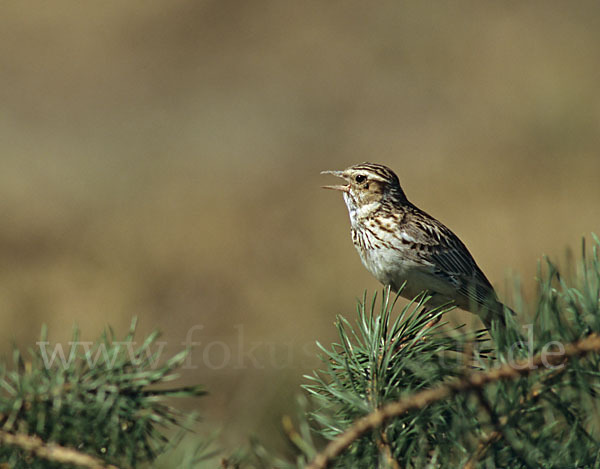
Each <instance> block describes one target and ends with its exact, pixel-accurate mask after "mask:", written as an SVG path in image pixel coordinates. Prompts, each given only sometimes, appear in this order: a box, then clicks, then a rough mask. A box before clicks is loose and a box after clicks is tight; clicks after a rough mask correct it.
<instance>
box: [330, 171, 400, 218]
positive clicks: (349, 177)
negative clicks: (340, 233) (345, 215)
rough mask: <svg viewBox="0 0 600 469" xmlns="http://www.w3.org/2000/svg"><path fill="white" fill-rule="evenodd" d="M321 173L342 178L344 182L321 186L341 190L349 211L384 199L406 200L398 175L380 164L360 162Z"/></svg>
mask: <svg viewBox="0 0 600 469" xmlns="http://www.w3.org/2000/svg"><path fill="white" fill-rule="evenodd" d="M321 174H332V175H334V176H337V177H339V178H342V179H343V180H344V182H345V183H346V184H341V185H335V186H323V188H324V189H333V190H337V191H342V192H343V194H344V201H345V202H346V205H347V206H348V210H350V211H351V212H352V211H353V210H359V209H361V208H366V207H369V206H372V205H375V204H379V203H382V202H386V201H387V202H389V203H392V204H394V203H396V204H402V203H405V202H407V199H406V196H405V195H404V191H403V190H402V188H401V187H400V181H399V180H398V176H396V174H395V173H394V172H393V171H392V170H391V169H390V168H388V167H387V166H383V165H381V164H375V163H361V164H357V165H354V166H350V167H349V168H346V169H344V170H342V171H322V172H321Z"/></svg>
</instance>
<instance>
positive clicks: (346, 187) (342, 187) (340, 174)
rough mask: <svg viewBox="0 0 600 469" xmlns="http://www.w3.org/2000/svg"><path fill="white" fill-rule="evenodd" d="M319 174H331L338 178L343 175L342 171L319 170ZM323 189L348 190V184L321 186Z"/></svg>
mask: <svg viewBox="0 0 600 469" xmlns="http://www.w3.org/2000/svg"><path fill="white" fill-rule="evenodd" d="M321 174H332V175H334V176H337V177H339V178H343V177H344V175H343V174H344V172H343V171H321ZM321 187H322V188H323V189H332V190H334V191H342V192H350V184H348V185H346V186H342V185H338V186H321Z"/></svg>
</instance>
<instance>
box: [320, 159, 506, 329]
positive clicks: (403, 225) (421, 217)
mask: <svg viewBox="0 0 600 469" xmlns="http://www.w3.org/2000/svg"><path fill="white" fill-rule="evenodd" d="M324 173H327V174H333V175H335V176H338V177H341V178H343V179H344V180H345V181H346V183H347V184H346V185H339V186H324V187H325V188H328V189H336V190H340V191H342V192H343V195H344V201H345V202H346V206H347V207H348V212H349V214H350V223H351V233H352V242H353V243H354V246H355V247H356V249H357V251H358V253H359V255H360V258H361V260H362V262H363V264H364V265H365V267H366V268H367V269H368V270H369V272H371V273H372V274H373V275H374V276H375V277H376V278H377V279H378V280H379V281H380V282H381V283H383V284H384V285H389V286H390V287H391V288H392V289H393V290H394V291H397V290H399V289H400V287H401V286H402V285H403V283H404V282H405V281H406V286H405V288H404V289H403V290H402V292H401V294H402V296H404V297H406V298H410V299H412V298H414V297H415V296H416V295H418V294H419V293H420V292H422V291H424V290H427V291H428V292H429V293H430V294H431V295H432V298H431V300H430V302H429V305H430V307H434V306H438V305H441V304H444V303H448V302H449V301H454V302H455V304H456V305H457V306H459V307H460V308H462V309H465V310H467V311H471V312H473V313H477V314H479V315H480V317H481V318H482V320H483V322H484V323H485V325H486V327H488V328H490V327H491V321H492V320H494V319H495V320H498V321H499V322H500V323H503V322H504V311H503V308H504V305H503V304H502V303H500V302H499V301H498V298H497V296H496V293H495V291H494V288H493V287H492V285H491V283H490V282H489V280H488V279H487V278H486V276H485V275H484V273H483V272H482V271H481V269H480V268H479V266H478V265H477V263H476V262H475V260H474V259H473V256H471V254H470V253H469V251H468V249H467V248H466V246H465V245H464V244H463V243H462V241H461V240H460V239H459V238H458V237H457V236H456V235H455V234H454V233H453V232H452V231H450V230H449V229H448V228H447V227H446V226H445V225H443V224H442V223H440V222H439V221H437V220H436V219H435V218H433V217H432V216H430V215H428V214H427V213H425V212H424V211H422V210H420V209H419V208H417V207H416V206H415V205H413V204H412V203H411V202H409V201H408V199H407V198H406V195H405V194H404V191H403V190H402V188H401V186H400V182H399V180H398V177H397V176H396V174H395V173H394V172H393V171H392V170H391V169H389V168H387V167H386V166H383V165H380V164H374V163H362V164H358V165H355V166H351V167H349V168H347V169H345V170H343V171H324Z"/></svg>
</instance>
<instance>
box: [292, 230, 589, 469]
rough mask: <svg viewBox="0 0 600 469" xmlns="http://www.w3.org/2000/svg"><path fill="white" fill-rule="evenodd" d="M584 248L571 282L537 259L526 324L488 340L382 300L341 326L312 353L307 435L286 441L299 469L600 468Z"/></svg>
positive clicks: (417, 307) (419, 308)
mask: <svg viewBox="0 0 600 469" xmlns="http://www.w3.org/2000/svg"><path fill="white" fill-rule="evenodd" d="M594 240H595V242H594V245H593V247H592V252H591V254H590V253H588V252H586V247H585V242H584V244H583V250H582V259H581V261H580V262H579V264H578V265H577V266H576V268H574V271H573V272H571V273H570V274H569V275H566V274H565V275H562V274H561V273H560V272H559V269H558V268H557V267H556V265H555V264H553V263H552V262H550V261H548V260H545V261H544V263H543V265H542V266H541V268H540V269H539V289H538V293H537V298H536V300H535V306H534V311H533V313H532V315H531V317H519V318H518V320H519V321H520V323H521V324H518V323H517V322H515V320H514V319H513V318H512V317H507V318H506V319H507V327H506V328H503V329H494V330H493V331H492V334H491V335H492V337H493V340H484V338H485V337H484V336H485V332H484V331H479V332H475V333H469V332H468V331H466V330H465V329H464V328H451V327H449V326H448V325H447V324H446V325H444V323H439V324H436V325H433V326H432V325H431V320H432V317H431V313H430V314H429V315H424V314H423V307H424V306H426V304H427V298H426V297H425V296H423V295H421V296H420V297H419V298H417V299H415V301H413V302H412V303H411V304H409V305H407V306H406V307H404V308H402V309H401V310H400V311H399V312H398V313H395V312H394V300H393V298H391V297H390V294H389V291H384V294H383V297H382V299H381V301H380V302H379V306H378V305H377V302H376V301H375V300H373V301H372V302H370V303H367V301H366V299H363V300H362V301H361V302H360V303H359V307H358V317H357V319H356V321H354V322H352V323H351V322H350V321H348V320H347V319H345V318H344V317H339V318H338V322H337V327H338V335H339V340H338V341H337V343H335V344H333V345H331V346H329V347H325V346H321V345H320V348H321V350H322V361H323V366H322V367H321V369H320V370H317V371H315V372H314V373H313V374H312V375H310V376H308V377H307V379H308V384H307V385H306V386H305V388H306V389H307V391H308V392H309V393H310V395H311V396H312V401H313V410H312V411H311V413H310V416H309V419H308V421H307V422H304V424H305V425H306V424H308V425H310V427H311V428H312V435H311V436H310V437H307V436H306V432H304V433H303V434H304V435H305V437H304V438H302V441H301V442H299V441H298V439H299V435H300V434H301V433H302V432H295V433H293V434H294V435H295V438H290V439H291V440H292V442H295V446H296V447H297V448H298V452H299V454H300V455H299V459H298V466H302V467H310V468H318V467H340V468H347V467H357V468H362V467H364V468H372V467H378V468H387V467H389V468H399V467H402V468H423V467H432V468H438V467H440V468H457V467H465V468H475V467H482V468H487V467H490V468H491V467H511V468H521V467H522V468H539V467H545V468H546V467H548V468H550V467H557V468H559V467H561V468H565V467H600V409H599V404H600V399H599V397H598V392H599V391H600V353H599V352H600V337H599V336H598V333H600V262H599V257H598V253H599V249H600V243H599V242H598V239H597V238H594ZM518 306H521V307H520V308H517V309H518V310H519V309H520V310H521V311H522V310H523V309H524V308H523V305H518ZM447 309H448V308H446V310H447ZM444 313H445V310H444V309H441V310H437V311H434V312H433V314H434V315H442V314H444ZM301 426H302V423H301ZM288 434H290V435H291V434H292V432H288ZM315 434H316V435H315ZM315 436H320V437H322V438H323V439H324V440H325V444H319V443H315V441H316V440H317V439H315ZM294 440H295V441H294ZM317 441H318V440H317Z"/></svg>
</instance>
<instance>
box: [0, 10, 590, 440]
mask: <svg viewBox="0 0 600 469" xmlns="http://www.w3.org/2000/svg"><path fill="white" fill-rule="evenodd" d="M2 10H3V12H2V15H1V16H0V57H1V63H2V67H1V70H0V98H1V102H2V106H1V107H0V214H1V215H0V216H1V220H2V223H1V225H0V343H1V345H0V352H1V353H2V354H3V356H4V357H9V356H10V350H11V344H12V343H16V344H17V345H19V346H22V347H27V346H32V345H34V344H35V341H36V340H37V338H38V337H39V332H40V328H41V325H42V324H47V325H48V326H49V330H50V339H51V340H52V341H55V342H65V341H68V340H69V338H70V336H71V332H72V328H73V326H74V325H75V324H78V325H79V326H80V328H81V329H82V337H83V338H84V339H87V340H93V339H95V338H96V337H97V336H98V335H99V334H100V333H101V331H102V330H103V329H104V328H105V327H107V326H108V325H110V326H112V327H113V328H114V330H115V333H116V334H117V336H118V337H123V336H124V335H125V333H126V331H127V328H128V327H129V324H130V322H131V319H132V317H134V316H137V317H138V318H139V331H140V334H139V337H140V339H141V338H142V337H143V334H146V333H148V332H150V331H152V330H154V329H159V330H161V331H162V332H163V336H162V340H163V341H164V342H166V347H165V353H167V354H168V353H171V354H172V353H175V352H176V351H178V350H180V349H181V348H182V347H183V346H182V343H184V342H186V341H187V342H188V343H189V342H199V343H198V344H197V345H196V346H195V348H194V351H193V353H192V356H191V359H190V361H189V363H188V364H187V365H188V366H187V367H186V370H185V374H184V376H183V380H185V381H186V382H190V383H192V382H194V383H196V382H200V383H203V384H205V385H206V386H207V388H208V390H209V391H210V393H211V394H210V395H209V396H208V397H206V398H204V399H201V400H199V401H196V402H193V403H189V404H188V405H189V409H190V410H192V409H195V410H198V411H199V412H200V413H201V414H202V415H203V416H204V425H205V426H206V428H210V429H220V430H221V437H220V445H221V446H222V447H224V448H225V449H226V450H229V449H232V448H236V447H237V446H239V445H240V444H243V443H245V442H247V440H248V438H249V437H250V436H256V437H258V438H260V439H261V441H263V442H264V443H265V444H266V446H268V447H270V448H275V449H277V448H282V447H283V445H284V438H283V437H282V436H281V430H280V421H281V416H282V415H283V414H293V413H294V411H295V401H294V396H295V395H297V394H298V393H299V392H300V387H299V386H300V384H301V383H302V382H303V378H302V374H303V373H306V372H308V371H309V370H311V369H312V368H314V367H315V366H316V365H317V361H316V359H315V354H316V351H317V349H316V346H315V345H314V344H315V341H316V340H319V341H321V342H322V343H324V344H328V343H330V342H331V341H332V340H334V338H335V335H336V334H335V328H334V326H333V322H334V320H335V316H336V314H339V313H343V314H346V315H347V316H349V317H351V318H352V317H354V309H355V299H356V298H357V297H360V296H362V294H363V291H364V290H365V289H367V290H368V291H369V293H373V292H375V291H378V290H379V289H380V286H379V285H378V283H377V282H376V280H375V279H373V278H372V277H371V276H370V275H369V274H368V272H367V271H366V270H365V269H364V268H363V267H362V265H361V263H360V260H359V258H358V255H357V254H356V252H355V250H354V247H353V246H352V243H351V241H350V235H349V222H348V216H347V213H346V208H345V206H344V204H343V201H342V198H341V196H340V194H337V193H333V192H326V191H322V190H320V189H319V186H320V185H322V184H327V183H331V182H332V180H331V179H330V178H328V177H327V176H320V175H319V171H321V170H324V169H342V168H345V167H347V166H349V165H351V164H355V163H359V162H362V161H372V162H378V163H384V164H386V165H388V166H390V167H392V168H393V169H394V170H395V171H396V172H397V173H398V175H399V177H400V180H401V182H402V184H403V187H404V189H405V191H406V193H407V194H408V197H409V198H410V199H411V200H412V201H413V202H414V203H416V204H417V205H418V206H420V207H421V208H423V209H424V210H426V211H428V212H429V213H431V214H432V215H434V216H435V217H436V218H438V219H439V220H441V221H442V222H444V223H446V224H447V225H448V226H449V227H450V228H451V229H452V230H453V231H455V232H456V233H457V234H458V235H459V236H460V237H461V238H462V239H463V241H464V242H465V243H466V244H467V246H468V247H469V249H470V250H471V252H472V254H473V255H474V257H475V258H476V259H477V261H478V263H479V265H480V266H481V267H482V269H483V270H484V271H485V272H486V274H487V275H488V277H489V278H490V280H491V281H492V283H493V284H494V285H495V286H496V287H497V288H498V290H499V293H500V296H501V297H503V298H506V296H507V291H508V290H509V289H508V287H507V286H509V285H511V284H512V279H513V278H515V277H516V278H520V279H521V281H522V285H523V289H524V292H525V296H526V298H530V299H531V298H532V296H533V293H534V291H535V275H536V262H537V260H538V259H539V258H540V257H541V256H542V255H548V256H550V257H551V258H552V259H556V260H558V259H561V258H563V257H564V253H565V250H566V249H567V248H569V247H570V248H572V249H573V251H575V252H576V253H578V252H579V246H580V241H581V237H582V236H583V235H586V234H589V233H590V232H592V231H595V232H596V233H599V232H600V205H599V202H600V184H599V175H600V93H598V84H599V83H600V48H599V47H598V44H600V4H599V3H598V2H594V1H582V2H577V3H576V4H575V3H567V2H562V1H532V2H501V3H489V2H485V3H483V2H477V1H460V2H452V4H451V6H450V4H445V3H440V2H420V1H410V2H397V1H385V0H384V1H381V2H378V3H377V4H373V3H371V4H367V3H365V2H358V1H345V2H341V1H331V2H322V1H304V2H295V1H291V0H257V1H254V2H246V1H225V0H219V1H217V0H198V1H193V2H192V1H184V0H168V1H167V0H163V1H154V2H146V1H137V0H105V1H102V2H75V1H66V0H55V1H53V2H41V1H38V2H18V1H13V2H5V3H3V8H2ZM507 301H508V303H509V304H511V301H510V298H509V299H508V300H507Z"/></svg>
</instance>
